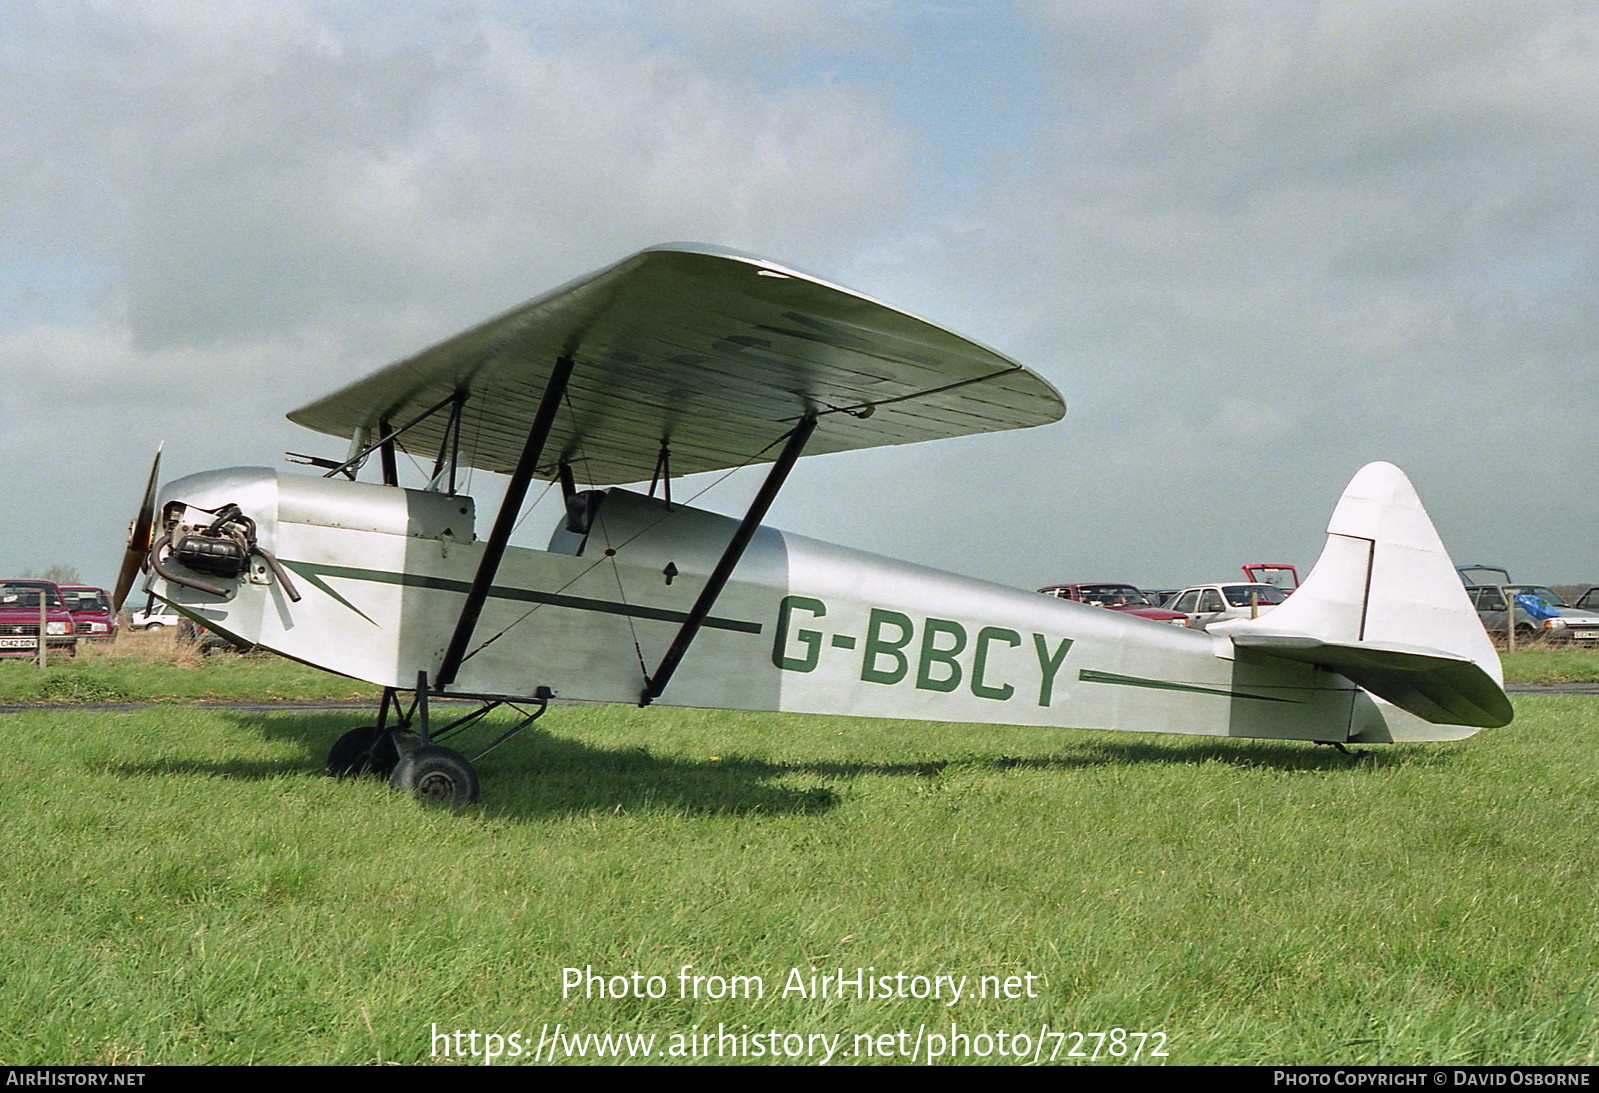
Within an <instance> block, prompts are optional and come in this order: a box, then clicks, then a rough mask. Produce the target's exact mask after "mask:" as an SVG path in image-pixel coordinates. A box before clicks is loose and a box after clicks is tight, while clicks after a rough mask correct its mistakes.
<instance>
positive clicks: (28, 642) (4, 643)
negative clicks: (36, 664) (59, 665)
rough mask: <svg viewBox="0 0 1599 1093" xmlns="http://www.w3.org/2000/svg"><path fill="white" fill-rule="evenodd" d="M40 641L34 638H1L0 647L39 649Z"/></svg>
mask: <svg viewBox="0 0 1599 1093" xmlns="http://www.w3.org/2000/svg"><path fill="white" fill-rule="evenodd" d="M38 647H39V643H38V642H36V641H34V640H33V639H32V638H0V649H37V648H38Z"/></svg>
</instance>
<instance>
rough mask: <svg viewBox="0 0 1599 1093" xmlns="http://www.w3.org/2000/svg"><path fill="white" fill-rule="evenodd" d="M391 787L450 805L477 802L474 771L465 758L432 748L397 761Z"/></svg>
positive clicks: (454, 753) (390, 778) (419, 750)
mask: <svg viewBox="0 0 1599 1093" xmlns="http://www.w3.org/2000/svg"><path fill="white" fill-rule="evenodd" d="M389 785H390V787H392V788H394V789H397V790H401V791H402V792H408V793H414V794H416V795H417V796H418V797H427V798H430V799H432V800H435V801H441V802H443V803H445V804H451V805H466V804H471V803H472V802H473V801H475V800H477V771H475V770H473V769H472V764H471V763H469V762H467V761H466V758H465V756H463V755H461V754H459V753H458V752H453V751H451V750H450V749H449V748H441V747H439V746H438V745H436V744H431V745H429V746H428V747H425V748H417V749H416V750H415V751H413V752H408V753H406V754H405V755H402V756H401V757H400V761H399V762H398V763H396V764H395V767H394V773H392V774H390V775H389Z"/></svg>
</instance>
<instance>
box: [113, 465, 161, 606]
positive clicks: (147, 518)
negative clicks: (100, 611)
mask: <svg viewBox="0 0 1599 1093" xmlns="http://www.w3.org/2000/svg"><path fill="white" fill-rule="evenodd" d="M164 446H165V445H162V446H160V447H157V448H156V450H155V461H154V462H153V463H151V464H150V481H149V482H147V483H145V487H144V501H143V502H142V503H141V504H140V505H139V514H138V515H137V516H135V517H134V518H133V522H132V523H130V524H129V525H128V549H127V551H126V553H124V554H123V555H122V569H121V571H120V572H119V573H118V574H117V590H116V594H115V595H114V596H113V597H112V602H113V603H115V604H116V609H117V610H118V611H121V610H122V604H123V602H124V601H125V600H126V599H127V598H128V593H129V592H131V591H133V584H134V582H135V581H137V580H138V579H139V571H140V570H142V569H143V568H144V566H145V563H146V561H147V560H148V559H149V557H150V545H151V543H152V542H153V541H154V538H155V488H156V481H157V477H158V476H159V475H160V473H161V447H164Z"/></svg>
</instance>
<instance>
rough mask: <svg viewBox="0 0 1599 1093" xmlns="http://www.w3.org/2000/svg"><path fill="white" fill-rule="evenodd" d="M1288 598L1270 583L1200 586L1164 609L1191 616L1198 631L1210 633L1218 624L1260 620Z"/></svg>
mask: <svg viewBox="0 0 1599 1093" xmlns="http://www.w3.org/2000/svg"><path fill="white" fill-rule="evenodd" d="M1287 598H1288V593H1287V592H1286V591H1285V590H1283V589H1281V588H1278V587H1276V586H1275V585H1269V584H1245V583H1242V582H1233V583H1229V584H1201V585H1194V586H1193V587H1192V588H1185V589H1183V590H1182V591H1181V592H1179V593H1177V595H1175V596H1173V597H1172V598H1171V599H1169V600H1167V601H1166V602H1165V604H1164V605H1163V606H1165V607H1169V608H1171V609H1172V610H1173V611H1180V612H1182V613H1183V614H1184V615H1187V616H1188V625H1189V626H1191V627H1193V628H1194V629H1195V630H1208V629H1210V627H1211V626H1213V625H1215V624H1216V623H1218V622H1230V621H1231V620H1233V619H1254V618H1259V617H1260V616H1261V615H1264V614H1265V613H1266V612H1268V611H1270V610H1271V609H1272V608H1273V607H1276V606H1277V605H1278V604H1280V603H1282V602H1283V601H1284V600H1286V599H1287Z"/></svg>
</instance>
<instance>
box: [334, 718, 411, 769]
mask: <svg viewBox="0 0 1599 1093" xmlns="http://www.w3.org/2000/svg"><path fill="white" fill-rule="evenodd" d="M399 761H400V755H399V752H397V751H395V749H394V739H393V738H392V737H391V736H390V735H389V733H388V731H387V730H384V731H382V732H379V731H378V727H377V726H376V725H364V726H362V727H361V728H359V729H351V730H350V731H349V732H347V733H345V734H344V735H343V736H341V737H339V738H338V739H337V740H335V741H334V742H333V746H332V747H331V748H329V749H328V774H330V775H332V776H333V777H334V778H355V777H359V776H360V775H363V774H376V775H377V776H378V777H380V778H387V777H388V776H389V774H390V773H391V772H392V771H393V770H394V765H395V764H396V763H398V762H399Z"/></svg>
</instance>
